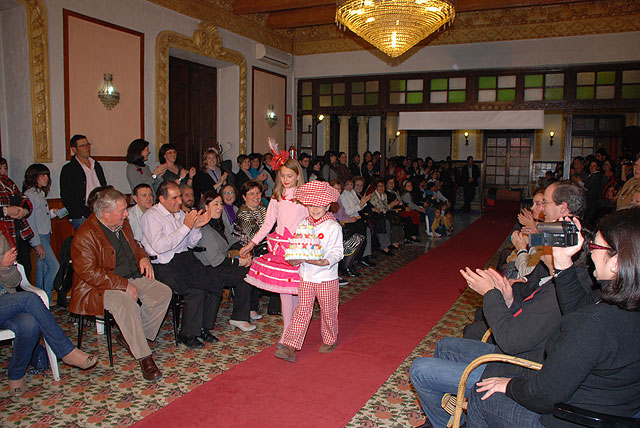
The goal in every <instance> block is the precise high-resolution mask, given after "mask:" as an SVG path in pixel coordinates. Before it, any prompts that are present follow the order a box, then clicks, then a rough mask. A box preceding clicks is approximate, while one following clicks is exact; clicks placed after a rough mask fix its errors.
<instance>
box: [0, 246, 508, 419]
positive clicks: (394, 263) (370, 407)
mask: <svg viewBox="0 0 640 428" xmlns="http://www.w3.org/2000/svg"><path fill="white" fill-rule="evenodd" d="M423 252H424V244H422V245H406V246H404V247H403V248H401V249H400V250H399V251H397V252H396V254H395V255H394V256H393V257H391V258H387V257H384V256H379V257H378V258H377V261H379V262H381V263H379V264H378V266H377V267H375V268H362V269H361V272H362V273H363V275H362V276H361V277H359V278H358V279H356V280H353V281H352V282H351V283H350V284H349V285H347V286H344V287H341V289H340V300H341V303H342V302H346V301H348V300H350V299H353V298H354V297H356V296H357V295H358V294H360V293H361V292H363V291H364V290H366V289H367V288H369V287H371V286H372V285H373V284H375V283H376V282H377V281H379V280H380V279H382V278H383V277H385V276H387V275H389V274H390V273H391V272H393V271H394V270H396V269H399V268H400V267H402V266H404V265H406V264H407V263H409V262H410V261H412V260H414V259H415V258H416V257H418V256H419V255H421V254H423ZM491 262H494V261H490V263H491ZM494 263H495V262H494ZM479 301H480V299H479V296H477V295H476V294H475V293H473V292H470V291H469V290H467V291H465V292H464V293H463V294H462V295H461V297H460V298H459V299H458V300H457V301H456V303H455V304H454V305H453V306H452V308H451V309H450V310H449V311H448V312H447V314H446V315H445V316H444V317H443V318H442V320H440V321H439V322H438V324H437V325H436V326H435V328H434V329H432V330H431V331H430V332H429V333H428V334H427V335H426V336H425V338H424V339H423V341H422V342H421V343H420V345H419V346H418V347H417V348H416V349H415V350H414V352H413V353H412V354H411V355H410V356H409V357H408V358H407V359H406V360H405V362H404V363H403V364H402V365H401V366H400V367H399V368H398V369H397V370H396V372H395V373H393V374H392V375H391V376H390V377H389V379H388V380H387V382H386V383H385V384H384V385H383V386H382V387H381V388H380V389H379V390H378V392H377V393H376V394H375V395H374V396H373V397H372V398H371V399H370V400H369V401H368V402H367V404H366V405H365V406H364V407H363V408H362V409H361V410H360V412H359V413H357V414H356V415H355V416H354V418H353V419H352V420H351V421H350V423H349V424H348V426H349V427H400V426H403V427H406V426H417V425H420V424H421V423H422V422H423V419H424V418H423V416H422V412H421V411H420V407H419V405H418V401H417V397H416V395H415V392H414V391H413V390H412V388H411V384H410V382H409V377H408V370H409V365H410V364H411V361H413V359H414V358H416V357H419V356H426V355H431V354H432V353H433V349H434V347H435V342H436V341H437V340H438V339H439V338H440V337H443V336H450V335H456V334H459V333H460V331H461V328H462V327H463V326H464V325H465V324H466V323H468V320H469V316H470V315H471V314H472V312H473V310H474V308H475V307H477V306H478V304H479ZM261 305H262V307H263V308H265V312H266V301H262V302H261ZM316 309H317V308H316ZM54 315H55V317H56V319H57V321H58V323H59V324H60V325H61V326H62V327H63V329H64V330H65V331H66V333H67V335H68V336H69V338H71V340H72V341H73V342H75V340H76V338H77V326H76V325H74V320H73V317H71V316H70V315H69V314H68V313H67V312H66V310H65V309H62V308H60V309H55V310H54ZM230 315H231V308H230V305H229V300H228V299H224V300H223V302H222V304H221V307H220V312H219V316H218V321H217V325H216V329H215V331H214V333H215V334H216V336H217V337H218V338H219V339H220V342H219V343H216V344H207V345H206V347H205V348H204V349H203V350H197V351H194V350H190V349H188V348H186V347H184V346H179V347H176V346H175V342H174V339H173V330H172V324H171V318H170V317H171V315H168V316H167V319H166V320H165V322H164V324H163V326H162V329H161V331H160V334H159V335H158V339H157V340H156V342H155V343H154V344H152V350H153V352H154V356H155V360H156V363H157V364H158V366H159V367H160V369H161V370H162V372H163V375H164V376H163V378H162V379H161V380H160V381H158V382H155V383H154V382H146V381H144V380H142V376H141V374H140V369H139V365H138V363H137V361H135V360H133V359H132V358H131V357H130V356H129V355H128V354H127V352H126V350H124V349H123V348H122V347H120V346H119V345H118V344H117V343H115V340H114V345H113V351H114V352H113V357H114V367H110V366H109V359H108V353H107V345H106V339H105V337H104V336H103V335H98V334H97V333H96V329H95V327H93V326H88V327H85V334H84V338H83V349H84V350H86V351H90V352H94V353H96V354H97V355H99V356H100V358H101V361H100V363H99V364H98V366H97V367H96V368H94V369H93V370H91V371H88V372H82V371H80V370H77V369H75V368H72V367H69V366H66V365H64V364H62V363H61V364H60V375H61V379H60V381H59V382H54V381H53V378H52V376H51V372H50V371H48V372H46V373H44V374H37V373H35V374H27V386H28V392H27V393H26V394H25V395H23V396H22V397H20V398H13V397H10V396H9V394H8V381H7V379H6V373H7V365H8V363H9V359H10V357H11V344H10V342H3V343H2V344H0V385H1V386H0V425H1V426H6V427H10V426H20V427H34V428H35V427H37V428H44V427H126V426H129V425H131V424H133V423H134V422H135V421H137V420H139V419H142V418H144V417H145V416H147V415H149V414H151V413H153V412H154V411H156V410H157V409H159V408H161V407H163V406H165V405H167V404H168V403H170V402H171V401H173V400H175V399H176V398H178V397H181V396H183V395H184V394H186V393H188V392H189V391H191V390H192V389H194V388H196V387H197V386H198V385H201V384H202V383H204V382H206V381H208V380H210V379H212V378H214V377H215V376H217V375H219V374H221V373H223V372H224V371H226V370H227V369H229V368H231V367H233V366H234V365H236V364H238V363H241V362H242V361H244V360H245V359H247V358H249V357H251V356H253V355H255V354H257V353H258V352H261V351H262V350H264V349H266V348H268V347H270V346H271V345H273V344H274V343H276V342H277V341H278V339H279V337H280V330H281V324H280V317H279V316H271V315H265V316H264V317H263V318H262V319H261V320H259V321H257V325H258V328H257V329H256V330H254V331H253V332H249V333H243V332H240V331H239V330H235V331H231V329H230V328H229V326H228V321H229V317H230ZM316 316H317V314H316Z"/></svg>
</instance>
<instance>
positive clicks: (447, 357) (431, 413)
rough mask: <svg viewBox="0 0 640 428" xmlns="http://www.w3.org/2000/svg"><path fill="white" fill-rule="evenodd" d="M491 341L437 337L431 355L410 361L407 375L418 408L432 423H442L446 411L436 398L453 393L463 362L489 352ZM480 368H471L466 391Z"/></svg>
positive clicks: (465, 363) (480, 373) (482, 367)
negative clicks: (417, 399) (413, 389)
mask: <svg viewBox="0 0 640 428" xmlns="http://www.w3.org/2000/svg"><path fill="white" fill-rule="evenodd" d="M494 350H495V346H494V345H490V344H488V343H484V342H480V341H477V340H471V339H463V338H459V337H445V338H443V339H440V340H439V341H438V344H437V345H436V351H435V352H434V354H433V358H431V357H425V358H418V359H416V360H415V361H414V362H413V363H412V364H411V369H410V370H409V375H410V377H411V383H412V384H413V387H414V388H415V389H416V392H417V393H418V398H419V399H420V403H421V404H422V410H423V411H424V412H425V413H426V415H427V417H428V418H429V421H430V422H431V424H432V425H433V426H434V427H445V426H447V422H448V421H449V414H448V413H447V412H445V411H444V409H442V407H441V406H440V402H441V401H442V396H443V395H444V394H445V393H452V394H455V393H456V391H457V390H458V383H459V382H460V376H462V372H463V371H464V369H465V368H466V367H467V365H468V364H469V363H470V362H471V361H473V360H475V359H476V358H478V357H480V356H482V355H486V354H491V353H492V352H493V351H494ZM482 372H484V366H480V367H478V368H477V369H475V370H474V371H473V372H471V374H470V375H469V378H468V380H467V388H466V395H468V394H469V392H470V391H471V390H472V389H473V386H474V385H475V383H476V382H478V381H479V380H480V376H481V375H482Z"/></svg>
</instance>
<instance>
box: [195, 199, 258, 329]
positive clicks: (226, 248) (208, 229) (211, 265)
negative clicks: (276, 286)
mask: <svg viewBox="0 0 640 428" xmlns="http://www.w3.org/2000/svg"><path fill="white" fill-rule="evenodd" d="M200 209H201V210H204V211H208V212H209V213H210V216H211V220H209V223H208V224H206V225H204V226H202V228H200V231H201V233H202V238H201V239H200V242H199V243H198V246H199V247H202V248H203V249H204V251H202V252H198V253H196V257H197V258H198V260H200V262H201V263H202V264H203V265H205V266H206V267H207V268H208V271H209V277H212V278H216V279H218V280H219V281H221V282H222V283H223V284H224V286H226V287H230V288H233V290H234V292H235V294H234V298H233V312H232V313H231V319H230V320H229V325H231V327H232V329H236V328H239V329H240V330H242V331H252V330H255V329H256V326H255V325H253V324H251V322H250V320H252V319H253V320H259V319H260V318H262V316H261V315H260V314H258V312H257V311H258V290H257V289H256V288H255V287H253V286H251V285H249V284H247V283H246V282H245V281H244V277H245V276H246V275H247V273H248V272H249V266H251V262H252V259H251V256H248V257H245V258H240V257H239V256H238V255H237V252H236V251H233V254H234V255H232V256H231V255H230V252H231V251H230V250H232V249H233V250H239V249H240V248H241V246H240V245H239V244H238V241H237V240H236V239H235V238H233V237H232V236H231V232H230V230H228V229H227V228H226V227H225V224H224V221H223V220H222V216H223V210H224V208H223V202H222V197H221V196H220V195H218V194H217V193H216V192H215V191H214V190H210V191H208V192H206V193H205V194H204V195H202V200H201V201H200ZM251 304H253V308H251V309H252V310H251V309H250V306H251ZM250 311H251V313H250Z"/></svg>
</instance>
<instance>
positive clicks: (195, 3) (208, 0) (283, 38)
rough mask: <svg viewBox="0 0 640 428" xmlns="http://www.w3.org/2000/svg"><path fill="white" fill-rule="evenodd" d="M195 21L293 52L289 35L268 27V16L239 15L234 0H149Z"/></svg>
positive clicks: (287, 32)
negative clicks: (233, 9) (235, 9)
mask: <svg viewBox="0 0 640 428" xmlns="http://www.w3.org/2000/svg"><path fill="white" fill-rule="evenodd" d="M147 1H149V2H151V3H155V4H157V5H159V6H162V7H165V8H167V9H171V10H173V11H176V12H178V13H181V14H183V15H186V16H190V17H192V18H195V19H198V20H202V21H206V22H209V23H211V24H213V25H216V26H218V27H220V28H224V29H225V30H228V31H231V32H233V33H236V34H239V35H241V36H244V37H247V38H249V39H252V40H255V41H258V42H260V43H264V44H266V45H269V46H273V47H274V48H276V49H279V50H281V51H283V52H288V53H291V52H293V38H292V36H291V34H290V32H289V31H286V30H272V29H269V28H267V27H266V25H267V23H266V16H265V14H254V15H243V16H238V15H235V14H234V13H233V12H232V11H231V4H232V2H231V1H230V0H226V1H223V0H188V1H187V0H147Z"/></svg>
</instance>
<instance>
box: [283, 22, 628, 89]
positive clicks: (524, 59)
mask: <svg viewBox="0 0 640 428" xmlns="http://www.w3.org/2000/svg"><path fill="white" fill-rule="evenodd" d="M638 46H640V32H637V31H636V32H628V33H616V34H602V35H593V36H576V37H557V38H549V39H533V40H514V41H507V42H491V43H474V44H462V45H443V46H427V47H424V48H422V49H421V50H419V51H418V52H416V53H415V54H414V55H413V56H411V57H410V58H408V59H407V60H406V61H404V62H403V63H402V64H400V65H398V66H395V67H392V66H390V65H388V64H386V63H385V62H383V61H382V60H380V59H379V58H378V57H376V56H374V55H372V54H371V53H370V52H367V51H360V52H344V53H331V54H318V55H301V56H297V57H296V59H295V67H294V68H295V75H296V78H298V79H306V78H313V77H328V76H344V75H359V74H378V73H408V72H425V71H451V70H468V69H474V68H510V67H536V66H541V65H561V64H587V63H597V62H617V61H638V60H640V49H638Z"/></svg>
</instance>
